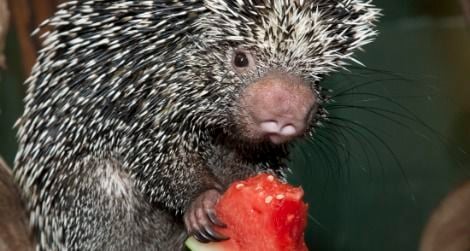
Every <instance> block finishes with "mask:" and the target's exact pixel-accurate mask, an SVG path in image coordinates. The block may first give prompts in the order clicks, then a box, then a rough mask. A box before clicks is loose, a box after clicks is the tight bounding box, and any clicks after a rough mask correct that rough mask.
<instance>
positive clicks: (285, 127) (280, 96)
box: [241, 72, 318, 144]
mask: <svg viewBox="0 0 470 251" xmlns="http://www.w3.org/2000/svg"><path fill="white" fill-rule="evenodd" d="M241 103H242V107H244V108H245V112H246V114H245V120H248V121H245V125H247V126H248V127H249V128H248V130H250V131H251V133H254V134H255V135H252V136H253V137H255V138H263V139H264V140H269V141H271V142H272V143H274V144H281V143H285V142H287V141H289V140H291V139H293V138H296V137H298V136H301V135H303V134H304V133H305V130H306V129H307V128H308V127H309V124H310V121H311V120H312V118H313V115H314V114H315V113H316V111H317V108H318V104H317V97H316V95H315V93H314V91H313V89H312V87H311V86H310V85H308V84H307V83H306V82H305V81H304V80H303V79H302V78H300V77H297V76H295V75H292V74H290V73H284V72H272V73H268V74H266V75H265V76H264V77H263V78H261V79H259V80H258V81H256V82H255V83H253V84H251V85H250V86H248V87H247V88H246V90H245V92H244V94H243V95H242V100H241Z"/></svg>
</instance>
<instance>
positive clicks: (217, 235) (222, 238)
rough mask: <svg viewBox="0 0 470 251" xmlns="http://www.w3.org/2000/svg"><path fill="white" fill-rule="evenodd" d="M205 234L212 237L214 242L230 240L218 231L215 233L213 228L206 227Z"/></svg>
mask: <svg viewBox="0 0 470 251" xmlns="http://www.w3.org/2000/svg"><path fill="white" fill-rule="evenodd" d="M204 232H205V233H206V234H207V235H208V236H210V237H211V240H212V241H225V240H228V239H229V238H228V237H227V236H225V235H223V234H220V233H219V232H217V231H214V230H213V229H212V228H210V227H208V226H206V227H205V228H204Z"/></svg>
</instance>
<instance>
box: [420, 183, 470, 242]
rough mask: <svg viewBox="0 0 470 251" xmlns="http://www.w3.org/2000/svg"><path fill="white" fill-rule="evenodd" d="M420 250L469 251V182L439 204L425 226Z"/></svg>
mask: <svg viewBox="0 0 470 251" xmlns="http://www.w3.org/2000/svg"><path fill="white" fill-rule="evenodd" d="M420 250H421V251H442V250H445V251H468V250H470V182H467V183H466V184H464V185H462V186H460V187H459V188H458V189H457V190H455V191H454V192H452V193H450V194H449V195H448V196H447V197H446V198H445V199H444V200H443V201H442V202H441V204H440V206H439V207H438V208H437V210H436V211H435V212H434V213H433V215H432V217H431V219H430V220H429V222H428V225H427V226H426V229H425V231H424V234H423V238H422V240H421V249H420Z"/></svg>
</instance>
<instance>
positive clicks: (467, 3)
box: [460, 0, 470, 24]
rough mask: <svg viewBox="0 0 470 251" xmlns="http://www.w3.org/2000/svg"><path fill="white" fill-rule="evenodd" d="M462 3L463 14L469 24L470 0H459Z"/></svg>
mask: <svg viewBox="0 0 470 251" xmlns="http://www.w3.org/2000/svg"><path fill="white" fill-rule="evenodd" d="M460 3H461V4H462V9H463V14H464V17H465V19H466V20H467V23H468V24H470V0H460Z"/></svg>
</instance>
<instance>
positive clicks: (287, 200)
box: [190, 173, 308, 251]
mask: <svg viewBox="0 0 470 251" xmlns="http://www.w3.org/2000/svg"><path fill="white" fill-rule="evenodd" d="M302 197H303V190H302V189H301V188H298V187H293V186H291V185H289V184H285V183H282V182H281V181H279V180H277V179H275V178H274V177H273V176H272V175H269V174H264V173H263V174H259V175H258V176H255V177H252V178H249V179H247V180H244V181H237V182H234V183H233V184H232V185H231V186H230V187H229V188H228V190H227V191H226V192H225V193H224V195H223V196H222V197H221V199H220V201H219V203H218V204H217V206H216V211H217V214H218V216H219V218H220V219H221V220H222V221H223V222H224V223H226V224H227V226H228V227H227V228H220V229H218V230H219V231H220V232H221V233H223V234H224V235H226V236H229V237H230V239H229V240H227V241H223V242H217V243H210V244H202V245H198V246H199V248H193V249H192V250H194V251H196V250H198V251H203V250H220V251H239V250H240V251H241V250H244V251H245V250H250V251H305V250H308V249H307V246H306V245H305V241H304V231H305V227H306V224H307V205H306V204H305V203H304V202H303V201H302ZM192 241H194V240H192ZM203 246H207V247H208V248H207V249H204V248H200V247H203ZM190 248H191V247H190Z"/></svg>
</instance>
